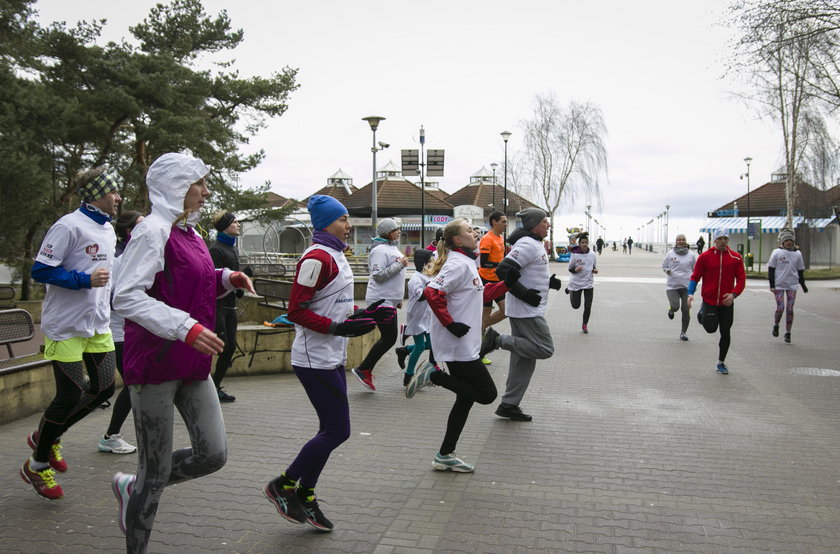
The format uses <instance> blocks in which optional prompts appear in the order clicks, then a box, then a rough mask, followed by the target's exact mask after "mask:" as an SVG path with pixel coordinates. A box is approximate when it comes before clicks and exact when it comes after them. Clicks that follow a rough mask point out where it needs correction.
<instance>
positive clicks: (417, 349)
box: [396, 250, 434, 387]
mask: <svg viewBox="0 0 840 554" xmlns="http://www.w3.org/2000/svg"><path fill="white" fill-rule="evenodd" d="M432 257H433V254H432V252H431V251H429V250H417V251H416V252H415V253H414V268H415V270H416V271H415V272H414V275H412V276H411V279H409V280H408V302H407V303H406V315H405V320H406V323H405V328H404V329H403V336H406V335H407V336H410V337H412V338H413V339H414V344H410V345H408V346H399V347H397V349H396V352H397V363H398V364H399V366H400V368H401V369H404V370H405V374H404V375H403V386H404V387H406V386H408V382H409V381H411V378H412V377H413V376H414V370H415V369H416V367H417V362H418V361H419V360H420V356H421V355H422V354H423V352H424V351H426V350H428V351H429V361H430V362H432V363H434V356H433V355H432V353H431V352H432V342H431V339H430V338H429V318H430V317H431V315H432V312H431V311H430V310H429V303H428V302H426V297H425V296H423V290H425V288H426V285H428V284H429V281H430V280H431V278H432V276H431V271H432ZM406 358H408V365H407V366H406V363H405V359H406Z"/></svg>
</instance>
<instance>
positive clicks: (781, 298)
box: [767, 229, 808, 342]
mask: <svg viewBox="0 0 840 554" xmlns="http://www.w3.org/2000/svg"><path fill="white" fill-rule="evenodd" d="M793 239H794V235H793V231H791V230H790V229H783V230H782V232H781V233H779V245H780V247H779V248H776V249H775V250H773V253H772V254H770V261H768V262H767V278H768V279H769V280H770V291H771V292H772V293H773V296H775V298H776V313H775V314H774V316H773V336H774V337H778V336H779V323H780V322H781V321H782V313H783V312H785V310H787V315H786V316H785V342H790V329H791V327H793V305H794V304H796V291H797V290H798V289H799V286H800V285H801V286H802V292H804V293H807V292H808V287H807V286H806V285H805V262H804V261H803V260H802V254H801V253H800V252H799V251H798V250H797V249H796V245H795V244H794V241H793ZM785 296H787V302H785Z"/></svg>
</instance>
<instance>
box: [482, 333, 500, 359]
mask: <svg viewBox="0 0 840 554" xmlns="http://www.w3.org/2000/svg"><path fill="white" fill-rule="evenodd" d="M497 348H499V333H498V332H497V331H496V330H495V329H493V328H492V327H488V328H487V330H486V331H484V338H482V339H481V349H479V351H478V357H479V358H484V357H485V356H486V355H487V354H489V353H490V352H492V351H494V350H496V349H497Z"/></svg>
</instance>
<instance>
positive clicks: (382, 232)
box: [376, 217, 400, 238]
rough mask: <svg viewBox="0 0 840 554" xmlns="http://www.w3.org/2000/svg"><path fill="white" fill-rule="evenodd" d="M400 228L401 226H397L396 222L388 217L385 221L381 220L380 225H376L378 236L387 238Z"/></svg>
mask: <svg viewBox="0 0 840 554" xmlns="http://www.w3.org/2000/svg"><path fill="white" fill-rule="evenodd" d="M399 228H400V226H399V225H397V222H396V221H394V220H393V219H391V218H390V217H386V218H384V219H380V220H379V223H377V224H376V235H377V236H379V237H382V238H385V237H387V236H388V233H390V232H391V231H394V230H396V229H399Z"/></svg>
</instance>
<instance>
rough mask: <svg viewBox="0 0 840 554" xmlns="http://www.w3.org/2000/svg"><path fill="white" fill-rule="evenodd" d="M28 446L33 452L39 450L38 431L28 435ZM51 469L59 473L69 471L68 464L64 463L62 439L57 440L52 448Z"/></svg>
mask: <svg viewBox="0 0 840 554" xmlns="http://www.w3.org/2000/svg"><path fill="white" fill-rule="evenodd" d="M26 444H28V445H29V448H31V449H32V450H36V449H37V448H38V431H32V432H31V433H29V435H27V437H26ZM50 467H51V468H53V469H54V470H55V471H57V472H59V473H64V472H65V471H67V462H65V461H64V456H62V455H61V439H58V440H56V441H55V442H54V443H53V445H52V447H50Z"/></svg>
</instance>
